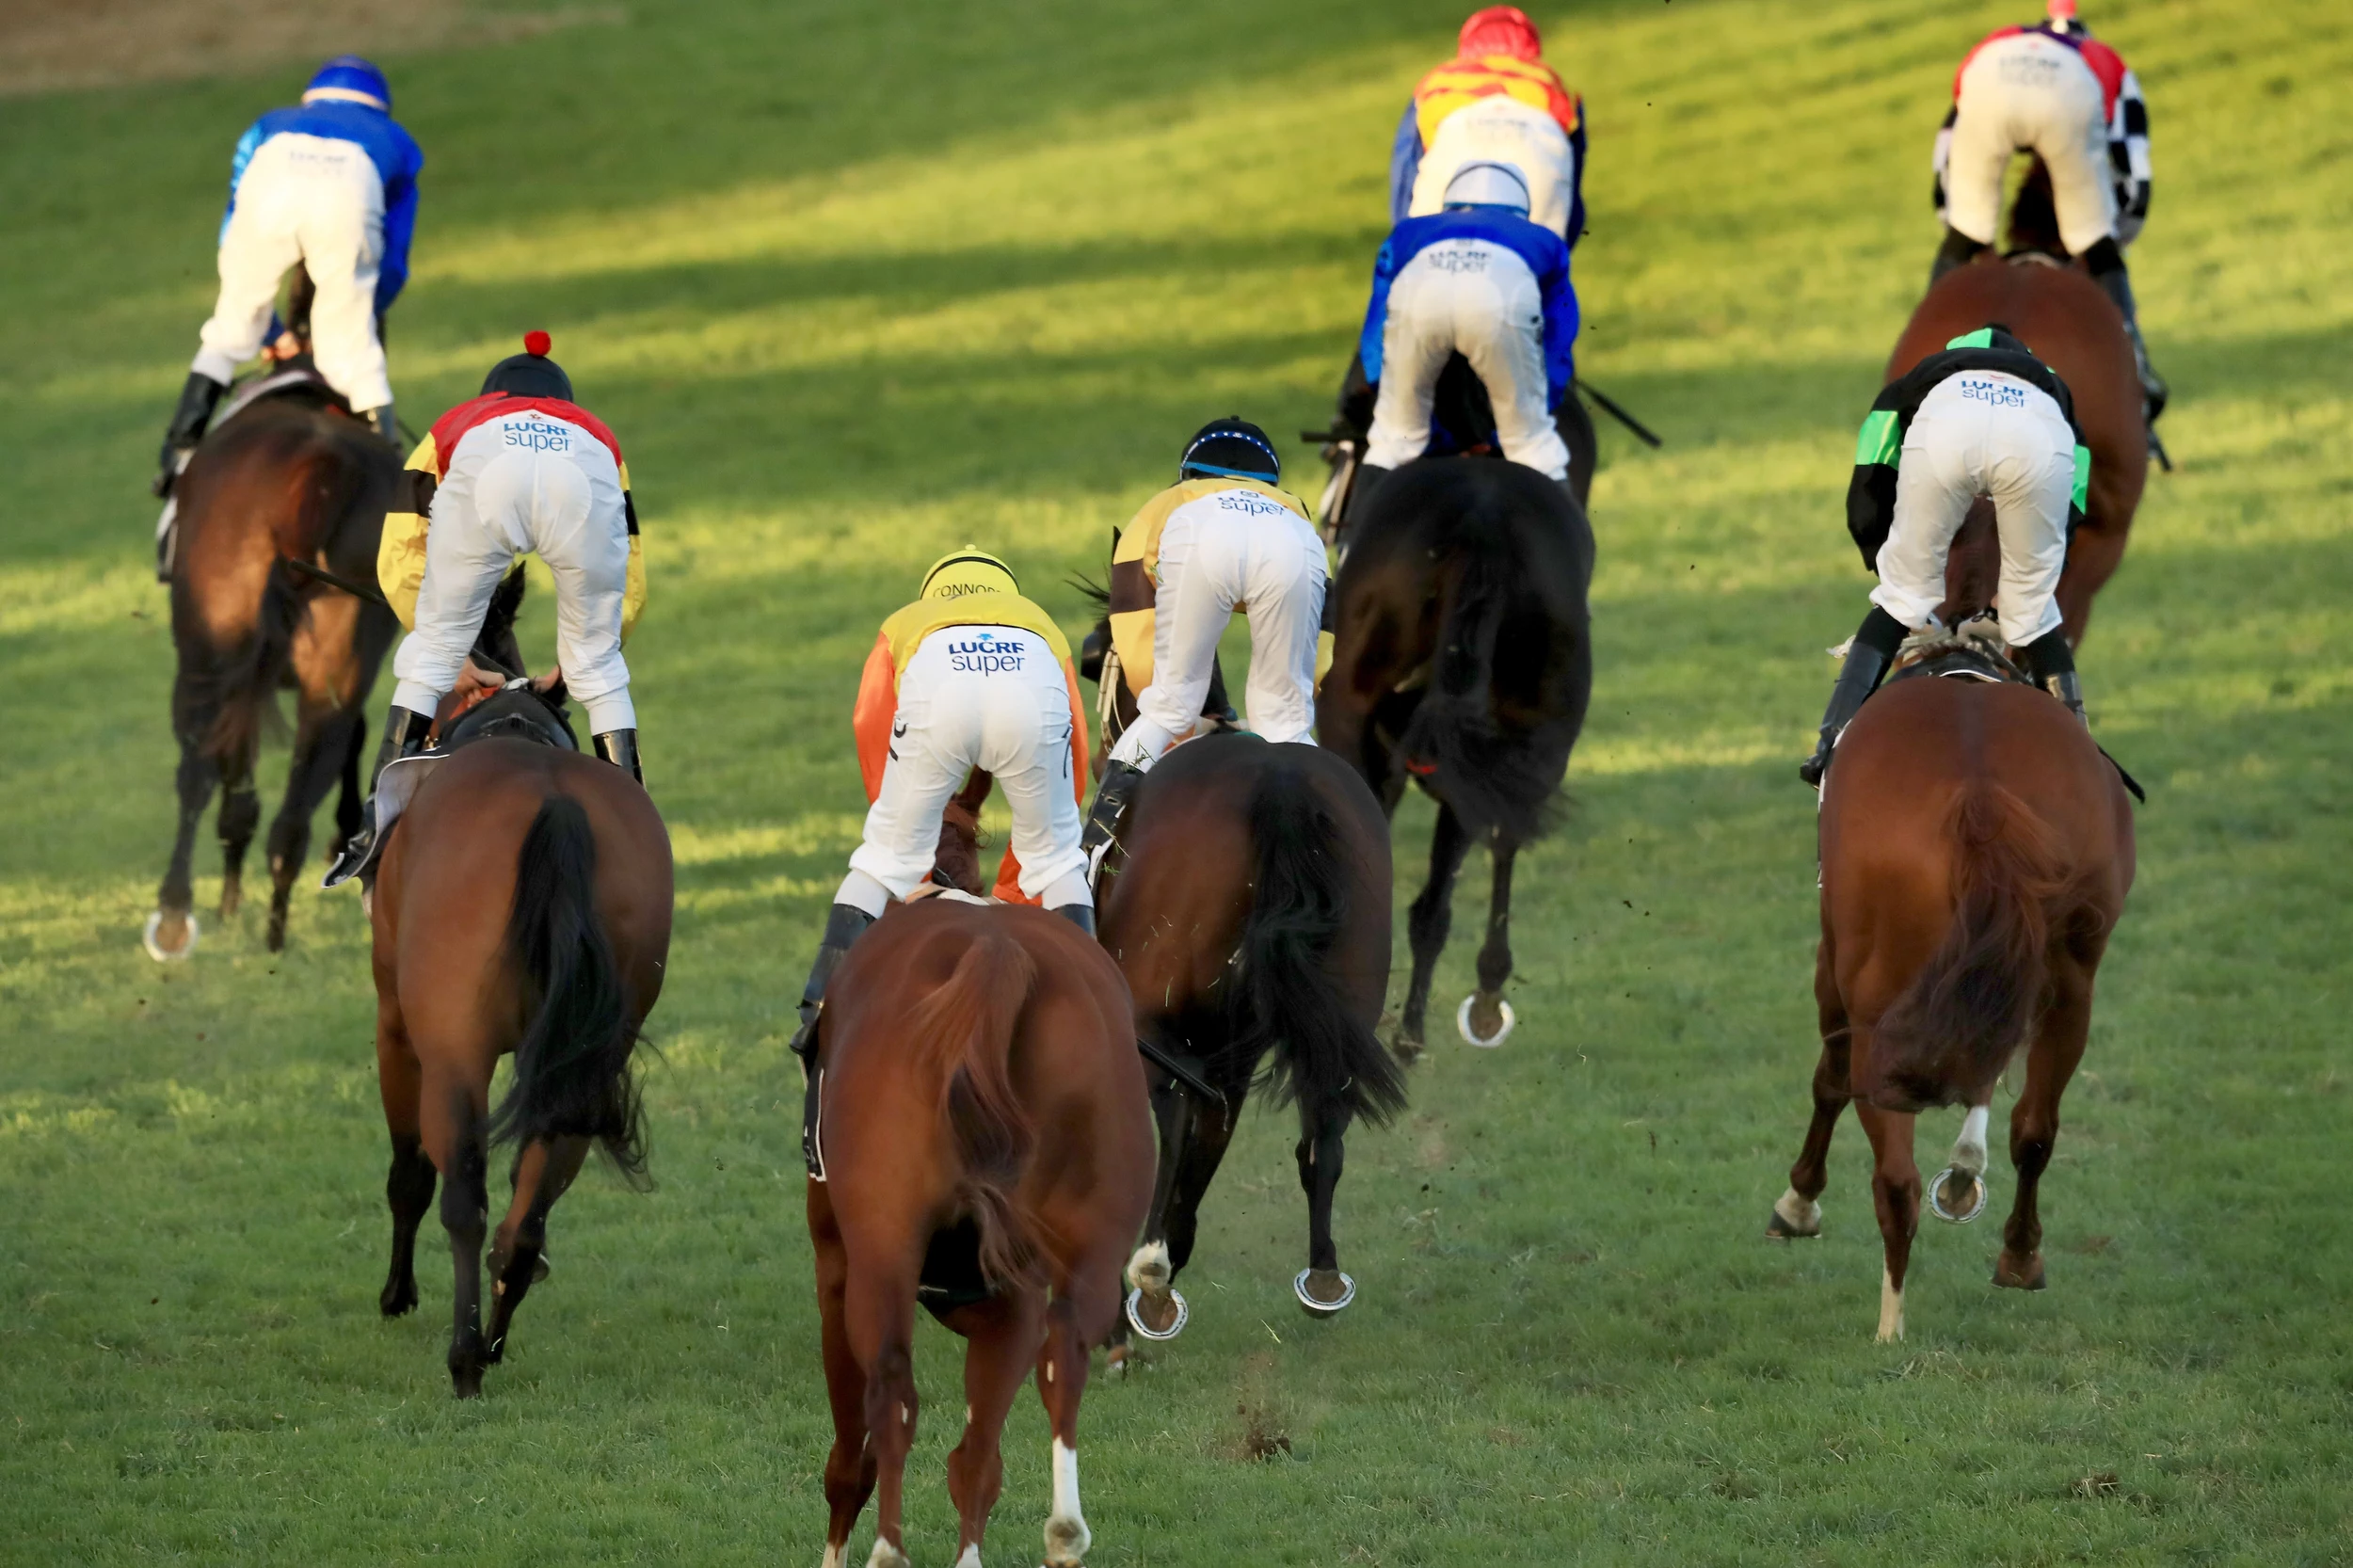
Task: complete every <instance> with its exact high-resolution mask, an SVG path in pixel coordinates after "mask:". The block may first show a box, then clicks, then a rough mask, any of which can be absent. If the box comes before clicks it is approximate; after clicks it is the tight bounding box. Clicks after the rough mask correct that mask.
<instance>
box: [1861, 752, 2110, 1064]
mask: <svg viewBox="0 0 2353 1568" xmlns="http://www.w3.org/2000/svg"><path fill="white" fill-rule="evenodd" d="M1945 835H1946V837H1947V838H1948V839H1949V840H1950V841H1951V845H1952V855H1953V861H1952V864H1953V890H1954V894H1955V897H1954V909H1953V920H1952V924H1951V926H1950V927H1949V928H1948V929H1947V930H1946V932H1945V940H1944V941H1943V942H1942V943H1941V944H1940V945H1939V946H1938V947H1937V950H1936V952H1934V953H1932V954H1931V955H1930V956H1929V961H1928V962H1927V963H1926V964H1925V965H1923V966H1922V967H1921V969H1920V972H1919V973H1918V974H1917V975H1915V976H1913V982H1912V984H1910V985H1909V986H1907V987H1905V989H1904V991H1903V994H1902V995H1901V996H1899V997H1897V999H1896V1001H1895V1004H1894V1005H1893V1006H1891V1007H1890V1008H1888V1010H1887V1011H1886V1013H1885V1014H1884V1015H1882V1016H1881V1018H1880V1021H1879V1026H1878V1028H1877V1030H1876V1031H1875V1032H1874V1039H1875V1042H1876V1044H1875V1054H1877V1055H1878V1057H1879V1060H1880V1061H1881V1064H1883V1065H1882V1069H1881V1080H1882V1081H1883V1082H1884V1083H1885V1084H1886V1085H1887V1086H1888V1087H1889V1088H1890V1089H1892V1090H1893V1091H1895V1094H1896V1096H1897V1097H1899V1098H1900V1100H1901V1101H1902V1104H1901V1105H1890V1106H1889V1107H1888V1108H1889V1109H1891V1110H1898V1109H1919V1108H1926V1107H1929V1106H1938V1105H1950V1104H1952V1103H1954V1102H1955V1101H1956V1100H1958V1099H1960V1098H1961V1097H1962V1096H1964V1095H1968V1094H1972V1093H1975V1092H1976V1091H1977V1090H1978V1089H1979V1088H1981V1087H1983V1086H1984V1085H1986V1084H1989V1083H1991V1082H1992V1081H1993V1078H1994V1077H1995V1075H1997V1074H1998V1073H1999V1072H2000V1071H2001V1070H2002V1065H2003V1064H2004V1063H2005V1062H2007V1061H2008V1060H2009V1054H2010V1052H2011V1051H2012V1050H2014V1049H2016V1048H2017V1047H2018V1046H2019V1045H2020V1044H2022V1043H2023V1042H2024V1041H2025V1039H2026V1037H2027V1035H2028V1033H2029V1032H2031V1031H2032V1029H2033V1027H2034V1023H2035V1019H2036V1017H2037V1016H2039V1015H2040V1014H2041V1011H2042V1009H2043V1006H2044V1004H2045V1002H2046V1000H2047V999H2048V996H2049V992H2050V939H2051V933H2052V929H2053V926H2054V924H2055V923H2056V921H2057V919H2058V917H2059V916H2060V914H2061V909H2060V907H2059V904H2060V899H2061V896H2062V895H2063V894H2064V893H2065V892H2066V891H2067V888H2068V882H2069V879H2068V875H2067V871H2066V863H2065V859H2064V856H2063V855H2062V850H2061V845H2060V844H2059V842H2058V839H2057V835H2056V834H2055V833H2054V832H2053V831H2052V829H2051V828H2050V826H2049V825H2048V824H2045V823H2044V822H2043V821H2042V820H2041V818H2039V817H2038V816H2036V815H2035V813H2034V809H2033V808H2031V807H2029V806H2028V805H2027V804H2026V803H2025V801H2024V800H2021V799H2020V798H2019V797H2018V796H2017V795H2015V794H2013V793H2012V792H2009V790H2006V789H2004V788H2003V787H2002V786H2001V785H1999V784H1995V783H1991V782H1988V781H1985V780H1977V781H1975V782H1973V783H1971V784H1969V785H1968V786H1967V787H1965V788H1964V789H1962V790H1961V792H1960V794H1959V795H1958V796H1957V797H1956V798H1955V800H1954V802H1953V806H1952V810H1951V814H1950V815H1949V816H1948V817H1947V819H1946V821H1945ZM1878 1097H1879V1096H1876V1095H1875V1096H1873V1098H1874V1099H1877V1098H1878Z"/></svg>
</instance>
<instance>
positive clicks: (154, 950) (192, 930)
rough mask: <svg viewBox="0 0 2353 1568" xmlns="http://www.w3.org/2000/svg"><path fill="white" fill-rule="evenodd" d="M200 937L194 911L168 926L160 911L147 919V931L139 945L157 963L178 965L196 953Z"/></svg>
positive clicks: (141, 936)
mask: <svg viewBox="0 0 2353 1568" xmlns="http://www.w3.org/2000/svg"><path fill="white" fill-rule="evenodd" d="M199 935H200V933H199V931H198V929H197V924H196V915H195V913H194V912H193V911H191V912H189V913H187V914H184V915H179V916H175V917H173V919H172V920H171V921H170V922H169V923H168V924H167V922H166V920H165V918H164V912H163V911H162V910H160V909H158V910H156V911H155V912H154V913H153V914H152V915H150V916H148V917H147V930H146V931H145V932H144V933H142V934H141V935H140V936H139V945H140V946H141V947H143V948H145V949H146V950H147V956H148V957H150V958H152V959H153V960H155V962H156V963H158V964H176V963H178V962H180V961H181V960H183V959H184V958H186V957H188V956H189V955H190V954H191V953H193V952H196V939H197V937H198V936H199ZM175 943H176V945H175Z"/></svg>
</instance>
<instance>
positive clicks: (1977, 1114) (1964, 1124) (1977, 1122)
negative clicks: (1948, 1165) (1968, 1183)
mask: <svg viewBox="0 0 2353 1568" xmlns="http://www.w3.org/2000/svg"><path fill="white" fill-rule="evenodd" d="M1992 1114H1993V1111H1992V1109H1991V1108H1990V1107H1988V1106H1983V1105H1973V1106H1971V1107H1970V1108H1969V1114H1968V1115H1966V1116H1964V1117H1962V1118H1961V1139H1960V1141H1959V1142H1958V1143H1956V1144H1953V1169H1955V1170H1957V1171H1966V1172H1968V1173H1969V1174H1970V1175H1971V1176H1983V1175H1985V1124H1986V1121H1987V1118H1989V1117H1990V1116H1991V1115H1992Z"/></svg>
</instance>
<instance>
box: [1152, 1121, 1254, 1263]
mask: <svg viewBox="0 0 2353 1568" xmlns="http://www.w3.org/2000/svg"><path fill="white" fill-rule="evenodd" d="M1223 1087H1224V1089H1225V1104H1224V1105H1223V1106H1210V1105H1203V1104H1201V1103H1199V1102H1198V1101H1197V1100H1194V1098H1193V1094H1192V1092H1191V1091H1190V1090H1178V1091H1177V1093H1178V1094H1180V1095H1182V1096H1184V1097H1185V1098H1186V1099H1187V1100H1189V1101H1192V1102H1193V1106H1192V1112H1191V1114H1192V1118H1193V1125H1192V1128H1191V1130H1190V1131H1189V1132H1188V1134H1187V1136H1186V1139H1185V1148H1184V1156H1183V1158H1182V1159H1180V1160H1177V1176H1176V1180H1175V1181H1174V1182H1173V1183H1171V1185H1170V1188H1169V1195H1168V1223H1167V1224H1166V1226H1165V1232H1166V1235H1167V1237H1168V1270H1169V1274H1170V1276H1171V1277H1172V1278H1173V1277H1175V1276H1176V1275H1177V1273H1179V1272H1183V1270H1184V1267H1185V1265H1186V1264H1187V1263H1188V1262H1190V1261H1192V1259H1193V1240H1194V1239H1195V1237H1196V1236H1197V1235H1198V1233H1199V1230H1200V1224H1201V1200H1202V1198H1203V1197H1205V1196H1207V1195H1208V1193H1209V1182H1210V1181H1211V1180H1212V1179H1213V1178H1214V1177H1215V1176H1217V1168H1218V1166H1219V1165H1220V1164H1222V1163H1223V1162H1224V1161H1225V1146H1226V1145H1227V1144H1230V1143H1232V1142H1233V1140H1234V1128H1235V1125H1236V1124H1237V1123H1238V1122H1239V1121H1241V1102H1242V1097H1243V1096H1245V1095H1247V1094H1248V1093H1249V1092H1250V1082H1249V1080H1248V1078H1247V1077H1244V1078H1243V1079H1242V1080H1241V1082H1238V1083H1228V1084H1225V1085H1224V1086H1223Z"/></svg>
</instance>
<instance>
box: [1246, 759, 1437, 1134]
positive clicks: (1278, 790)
mask: <svg viewBox="0 0 2353 1568" xmlns="http://www.w3.org/2000/svg"><path fill="white" fill-rule="evenodd" d="M1250 840H1251V843H1252V845H1253V846H1254V848H1255V849H1256V850H1257V874H1256V876H1255V877H1254V878H1253V885H1254V888H1255V892H1254V894H1253V896H1252V899H1251V905H1250V918H1249V920H1247V921H1245V922H1244V924H1243V926H1242V932H1241V952H1239V953H1237V954H1236V959H1237V963H1236V968H1237V970H1238V971H1239V972H1238V974H1237V976H1236V983H1237V985H1238V987H1239V989H1238V991H1237V994H1236V999H1235V1000H1236V1004H1237V1008H1238V1011H1239V1012H1240V1014H1241V1019H1240V1021H1241V1025H1242V1028H1241V1032H1240V1036H1239V1040H1238V1045H1239V1047H1240V1048H1241V1049H1244V1050H1246V1051H1247V1052H1248V1054H1249V1057H1250V1058H1252V1059H1255V1058H1257V1056H1259V1055H1260V1054H1262V1053H1265V1052H1267V1051H1268V1050H1269V1048H1272V1055H1271V1057H1270V1058H1269V1061H1268V1067H1267V1080H1268V1082H1269V1084H1270V1086H1271V1087H1272V1088H1273V1090H1274V1093H1275V1095H1276V1096H1277V1098H1278V1099H1285V1100H1289V1099H1296V1100H1298V1101H1300V1102H1301V1103H1302V1104H1304V1105H1305V1106H1306V1107H1307V1108H1308V1109H1309V1110H1310V1111H1311V1112H1321V1111H1325V1110H1329V1109H1338V1110H1340V1111H1342V1112H1345V1113H1347V1114H1348V1115H1351V1116H1361V1117H1363V1118H1365V1119H1366V1120H1368V1121H1370V1122H1373V1123H1376V1124H1384V1123H1386V1122H1387V1121H1389V1120H1390V1118H1392V1117H1394V1116H1395V1115H1396V1114H1397V1113H1398V1112H1401V1111H1402V1110H1404V1109H1405V1077H1404V1074H1403V1073H1402V1072H1401V1070H1400V1069H1399V1067H1398V1064H1397V1062H1396V1060H1395V1059H1394V1058H1392V1057H1391V1056H1390V1055H1389V1053H1388V1051H1387V1050H1385V1048H1383V1047H1382V1044H1381V1042H1380V1040H1379V1039H1378V1038H1376V1037H1375V1036H1374V1034H1373V1032H1372V1031H1371V1029H1370V1028H1369V1027H1367V1026H1366V1025H1364V1024H1361V1023H1359V1022H1357V1021H1356V1020H1355V1019H1353V1018H1352V1017H1351V1016H1349V1012H1348V1004H1347V1001H1346V1000H1345V999H1344V998H1343V997H1342V996H1341V994H1340V988H1339V985H1338V984H1337V982H1336V981H1335V980H1334V979H1333V977H1332V973H1331V969H1330V967H1329V966H1330V959H1331V955H1332V944H1333V942H1334V940H1335V939H1336V938H1337V936H1339V932H1340V923H1341V920H1342V917H1343V915H1344V913H1345V909H1344V906H1345V904H1346V901H1347V898H1348V890H1349V889H1348V879H1347V876H1346V875H1345V868H1344V867H1343V866H1342V864H1341V860H1340V856H1341V855H1342V853H1344V850H1343V844H1344V842H1345V835H1344V834H1343V832H1342V829H1341V824H1340V822H1339V819H1338V818H1337V817H1336V816H1335V815H1334V814H1333V812H1332V808H1330V807H1329V806H1327V805H1326V804H1325V803H1324V800H1323V797H1322V796H1321V794H1319V793H1317V792H1316V788H1315V785H1314V782H1313V781H1312V780H1311V779H1309V778H1308V776H1306V775H1305V773H1304V772H1302V771H1301V770H1299V769H1298V768H1296V767H1285V766H1277V767H1272V768H1269V769H1267V770H1266V772H1265V773H1264V774H1263V775H1261V776H1260V777H1259V779H1258V784H1257V789H1256V790H1254V791H1253V792H1251V796H1250Z"/></svg>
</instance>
